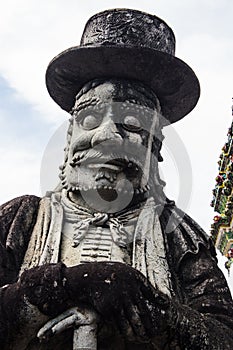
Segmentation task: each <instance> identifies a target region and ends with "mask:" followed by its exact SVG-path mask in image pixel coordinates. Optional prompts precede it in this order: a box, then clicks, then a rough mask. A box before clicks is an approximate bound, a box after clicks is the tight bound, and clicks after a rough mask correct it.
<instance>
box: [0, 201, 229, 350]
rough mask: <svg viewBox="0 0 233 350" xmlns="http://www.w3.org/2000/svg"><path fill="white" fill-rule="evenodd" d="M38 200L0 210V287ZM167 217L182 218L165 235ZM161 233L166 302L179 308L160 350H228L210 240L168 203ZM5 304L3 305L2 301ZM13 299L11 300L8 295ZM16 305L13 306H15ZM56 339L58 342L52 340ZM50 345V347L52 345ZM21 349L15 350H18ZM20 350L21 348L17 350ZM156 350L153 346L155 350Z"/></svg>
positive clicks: (4, 332) (2, 326)
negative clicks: (172, 332) (169, 286)
mask: <svg viewBox="0 0 233 350" xmlns="http://www.w3.org/2000/svg"><path fill="white" fill-rule="evenodd" d="M39 203H40V198H38V197H36V196H22V197H19V198H16V199H13V200H12V201H9V202H7V203H5V204H3V205H2V206H1V207H0V284H1V286H2V287H3V286H5V285H7V284H10V285H13V284H14V283H15V282H17V280H18V276H19V272H20V268H21V265H22V262H23V259H24V256H25V253H26V250H27V247H28V243H29V240H30V237H31V233H32V230H33V227H34V225H35V223H36V219H37V212H38V207H39ZM172 213H173V214H174V213H175V215H176V217H182V220H181V221H180V223H179V225H178V226H177V227H176V226H174V227H175V228H174V230H172V231H170V232H168V233H166V226H167V223H168V221H169V219H170V218H171V215H172ZM160 225H161V228H162V231H163V234H164V241H165V246H166V257H167V261H168V265H169V269H170V273H171V283H172V291H171V294H172V299H173V300H174V302H175V303H176V304H179V305H180V310H181V311H180V313H179V317H178V319H177V321H176V322H177V328H176V336H175V338H174V339H170V340H169V342H168V343H167V344H166V345H165V346H163V347H161V349H190V350H195V349H201V350H202V349H203V350H204V349H208V350H210V349H211V350H221V349H224V350H226V349H232V344H233V302H232V298H231V295H230V292H229V289H228V287H227V284H226V281H225V278H224V276H223V274H222V272H221V271H220V269H219V268H218V267H217V260H216V253H215V250H214V247H213V245H212V242H211V240H210V239H209V238H208V237H207V236H206V235H205V233H204V232H203V230H202V229H201V228H200V227H199V226H198V225H197V224H196V223H195V222H194V221H193V220H192V219H191V218H190V217H189V216H188V215H186V214H184V213H183V212H182V211H180V210H179V209H177V208H176V207H175V205H174V203H173V202H171V201H167V205H165V208H164V210H163V212H162V214H161V215H160ZM7 288H8V287H3V288H1V289H0V344H1V345H2V347H1V348H4V346H5V348H4V349H17V350H18V349H19V348H18V347H11V345H10V337H11V329H12V327H15V328H16V329H17V324H15V320H14V315H15V310H16V309H17V307H16V305H14V302H15V301H14V302H12V305H10V303H9V300H11V299H10V298H11V295H10V293H8V294H9V295H10V296H9V295H8V296H7V298H6V297H5V294H6V291H7ZM6 300H7V301H6ZM12 300H14V297H12ZM15 307H16V308H15ZM12 325H13V326H12ZM57 339H59V338H57ZM33 344H34V343H31V345H29V346H28V347H25V349H55V348H56V350H59V349H64V348H66V349H72V341H70V342H65V343H64V339H63V338H62V337H61V339H60V340H59V345H58V341H56V343H53V342H51V344H50V345H39V344H38V343H37V345H33ZM55 344H56V345H55ZM119 347H121V348H122V349H129V350H131V349H134V350H135V349H148V350H149V349H157V347H153V345H151V344H146V345H145V344H144V345H142V347H141V346H140V345H138V344H137V345H136V344H129V343H127V341H125V342H123V343H118V345H116V347H114V345H113V346H109V344H108V345H107V346H106V345H103V346H102V347H100V349H101V350H102V349H103V350H104V349H106V350H107V349H113V350H115V349H119ZM20 349H21V348H20ZM22 349H23V348H22ZM158 349H159V348H158Z"/></svg>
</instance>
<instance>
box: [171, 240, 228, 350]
mask: <svg viewBox="0 0 233 350" xmlns="http://www.w3.org/2000/svg"><path fill="white" fill-rule="evenodd" d="M178 276H179V281H180V289H181V290H182V297H183V300H182V303H177V304H176V306H177V310H178V313H177V315H178V317H177V320H176V327H175V328H176V335H175V338H176V341H177V343H178V344H179V346H180V348H181V349H190V350H194V349H202V350H221V349H222V350H223V349H224V350H226V349H229V350H230V349H232V344H233V302H232V298H231V295H230V292H229V289H228V286H227V283H226V280H225V278H224V276H223V274H222V272H221V270H220V269H219V268H218V267H217V264H216V261H215V259H214V257H213V256H212V255H211V253H210V251H209V250H207V249H206V248H205V247H204V246H201V247H200V249H199V251H198V253H196V254H192V253H190V254H187V255H186V256H185V257H184V259H183V260H182V262H181V264H180V266H179V271H178Z"/></svg>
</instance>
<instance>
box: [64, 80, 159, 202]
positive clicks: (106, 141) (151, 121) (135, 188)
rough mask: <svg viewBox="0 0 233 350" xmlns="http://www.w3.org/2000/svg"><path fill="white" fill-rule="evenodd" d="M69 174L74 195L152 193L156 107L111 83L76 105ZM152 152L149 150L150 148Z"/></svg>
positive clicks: (131, 89)
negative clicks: (149, 169)
mask: <svg viewBox="0 0 233 350" xmlns="http://www.w3.org/2000/svg"><path fill="white" fill-rule="evenodd" d="M73 117H74V120H73V131H72V135H71V142H70V147H69V152H68V160H67V163H66V164H67V165H66V169H65V174H66V181H67V184H68V188H69V190H71V191H73V192H75V191H76V192H77V191H80V190H81V191H88V190H93V189H94V190H98V191H99V192H100V193H101V192H102V195H103V197H105V198H106V199H108V198H109V200H111V198H113V197H114V193H115V192H116V191H123V192H125V193H127V192H128V193H140V192H141V193H142V192H143V191H147V189H148V186H147V185H148V183H147V177H148V174H147V173H145V172H147V170H146V169H147V167H146V160H147V161H148V154H149V153H151V143H150V139H151V137H150V135H151V126H152V125H154V127H155V129H156V128H158V125H159V118H158V113H157V112H156V109H155V106H154V105H153V103H152V101H151V100H149V99H148V98H147V97H146V96H145V95H144V94H143V93H142V92H141V91H140V92H139V91H138V89H136V88H134V85H133V84H129V83H124V82H106V83H103V84H101V85H98V86H97V87H95V88H92V89H90V90H89V91H88V92H87V93H85V94H83V95H82V96H81V97H80V98H79V99H78V100H77V101H76V103H75V106H74V113H73ZM148 148H149V149H148Z"/></svg>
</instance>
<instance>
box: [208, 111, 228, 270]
mask: <svg viewBox="0 0 233 350" xmlns="http://www.w3.org/2000/svg"><path fill="white" fill-rule="evenodd" d="M232 115H233V107H232ZM227 138H228V139H227V142H226V143H225V145H224V146H223V148H222V152H221V154H220V156H219V161H218V164H219V173H218V175H217V177H216V179H215V180H216V185H215V188H214V189H213V199H212V201H211V204H210V205H211V207H213V208H214V211H215V212H216V213H218V214H217V215H215V216H214V222H213V224H212V225H211V230H210V233H211V236H212V239H213V241H214V244H215V247H216V248H218V249H219V250H220V252H221V253H222V255H224V256H226V257H227V258H228V260H227V261H226V264H225V267H226V268H227V269H228V270H229V269H230V266H231V264H232V263H233V122H232V124H231V127H230V128H229V129H228V134H227Z"/></svg>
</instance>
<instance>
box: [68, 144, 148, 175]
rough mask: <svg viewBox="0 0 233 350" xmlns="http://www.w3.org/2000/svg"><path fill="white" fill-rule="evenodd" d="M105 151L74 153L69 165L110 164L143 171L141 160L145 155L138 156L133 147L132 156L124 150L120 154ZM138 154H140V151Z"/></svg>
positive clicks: (92, 150) (91, 150)
mask: <svg viewBox="0 0 233 350" xmlns="http://www.w3.org/2000/svg"><path fill="white" fill-rule="evenodd" d="M106 151H107V150H106ZM106 151H101V150H97V149H90V150H88V151H80V152H76V153H74V155H73V158H72V160H71V162H70V165H71V166H72V167H75V166H80V165H88V164H91V163H92V164H93V163H96V164H98V163H101V164H102V163H111V164H116V165H120V166H122V167H123V168H132V170H135V171H138V170H139V169H143V166H144V165H143V162H142V159H145V154H141V156H139V153H138V152H135V146H134V154H131V153H128V152H126V151H125V149H124V151H122V152H120V151H118V150H116V151H114V152H110V153H109V152H106ZM140 153H142V150H141V149H140Z"/></svg>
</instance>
